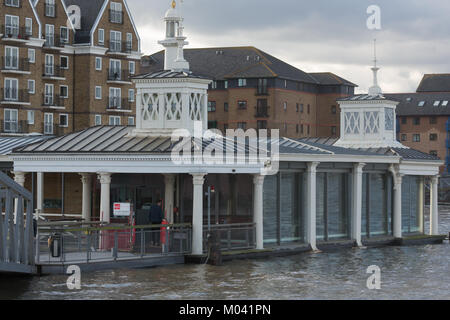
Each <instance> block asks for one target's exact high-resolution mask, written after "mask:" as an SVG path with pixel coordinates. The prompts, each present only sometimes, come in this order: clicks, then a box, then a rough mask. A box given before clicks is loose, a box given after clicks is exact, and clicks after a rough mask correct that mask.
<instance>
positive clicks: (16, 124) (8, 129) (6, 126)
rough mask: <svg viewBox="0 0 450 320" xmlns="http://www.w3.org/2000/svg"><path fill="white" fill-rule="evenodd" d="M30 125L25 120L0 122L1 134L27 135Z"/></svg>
mask: <svg viewBox="0 0 450 320" xmlns="http://www.w3.org/2000/svg"><path fill="white" fill-rule="evenodd" d="M29 127H30V125H29V124H28V121H26V120H20V121H19V120H10V121H1V122H0V132H1V133H28V132H29Z"/></svg>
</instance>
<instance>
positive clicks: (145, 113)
mask: <svg viewBox="0 0 450 320" xmlns="http://www.w3.org/2000/svg"><path fill="white" fill-rule="evenodd" d="M142 105H143V108H142V119H143V120H144V121H158V120H159V97H158V94H156V93H154V94H148V93H145V94H143V95H142Z"/></svg>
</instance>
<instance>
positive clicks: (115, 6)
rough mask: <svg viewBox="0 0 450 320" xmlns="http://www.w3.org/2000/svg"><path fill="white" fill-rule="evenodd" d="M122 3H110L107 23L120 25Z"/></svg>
mask: <svg viewBox="0 0 450 320" xmlns="http://www.w3.org/2000/svg"><path fill="white" fill-rule="evenodd" d="M122 16H123V15H122V3H120V2H111V8H110V10H109V21H110V22H113V23H122V21H123V19H122Z"/></svg>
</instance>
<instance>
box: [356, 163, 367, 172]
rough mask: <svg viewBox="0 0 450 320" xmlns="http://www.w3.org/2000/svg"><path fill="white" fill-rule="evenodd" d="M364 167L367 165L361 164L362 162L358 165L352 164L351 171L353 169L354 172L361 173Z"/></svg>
mask: <svg viewBox="0 0 450 320" xmlns="http://www.w3.org/2000/svg"><path fill="white" fill-rule="evenodd" d="M366 165H367V164H366V163H362V162H360V163H354V164H353V169H354V170H355V171H356V172H358V173H362V171H363V169H364V167H365V166H366Z"/></svg>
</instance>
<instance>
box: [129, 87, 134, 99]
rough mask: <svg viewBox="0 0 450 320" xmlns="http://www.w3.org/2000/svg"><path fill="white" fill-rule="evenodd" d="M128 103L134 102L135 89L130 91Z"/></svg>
mask: <svg viewBox="0 0 450 320" xmlns="http://www.w3.org/2000/svg"><path fill="white" fill-rule="evenodd" d="M128 101H129V102H134V89H128Z"/></svg>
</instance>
